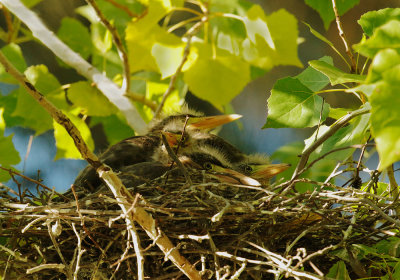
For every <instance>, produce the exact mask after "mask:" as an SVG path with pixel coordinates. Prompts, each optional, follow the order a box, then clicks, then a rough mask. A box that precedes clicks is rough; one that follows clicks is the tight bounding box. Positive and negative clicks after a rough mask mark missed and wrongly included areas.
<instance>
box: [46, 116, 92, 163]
mask: <svg viewBox="0 0 400 280" xmlns="http://www.w3.org/2000/svg"><path fill="white" fill-rule="evenodd" d="M64 113H65V114H66V115H67V116H68V117H69V119H70V120H71V121H72V123H73V124H74V125H75V126H76V127H77V128H78V130H79V132H80V133H81V136H82V138H83V140H84V141H85V143H86V144H87V145H88V147H89V149H90V150H91V151H93V149H94V142H93V139H92V135H91V133H90V130H89V128H88V127H87V125H86V123H85V122H84V121H83V120H81V119H80V118H78V117H76V116H75V115H73V114H70V113H66V112H64ZM53 125H54V137H55V139H56V147H57V153H56V156H55V160H57V159H60V158H69V159H82V156H81V154H80V153H79V151H78V149H77V148H76V147H75V144H74V141H73V140H72V138H71V136H69V134H68V133H67V131H66V130H65V128H64V127H63V126H61V125H59V124H58V123H57V122H56V121H54V122H53Z"/></svg>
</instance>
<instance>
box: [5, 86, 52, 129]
mask: <svg viewBox="0 0 400 280" xmlns="http://www.w3.org/2000/svg"><path fill="white" fill-rule="evenodd" d="M17 92H18V100H17V106H16V108H15V111H14V112H13V114H12V116H16V117H21V118H22V119H23V121H22V122H21V125H22V126H23V127H27V128H31V129H33V130H35V132H36V135H39V134H42V133H43V132H45V131H47V130H49V129H51V128H52V127H53V121H52V118H51V117H50V115H49V114H48V113H47V112H46V110H45V109H43V107H42V106H40V105H39V104H38V103H37V101H36V100H35V99H34V98H33V97H31V96H30V95H29V93H27V92H26V91H25V90H24V89H23V88H20V89H18V90H17ZM27 108H29V110H27Z"/></svg>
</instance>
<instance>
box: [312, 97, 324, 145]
mask: <svg viewBox="0 0 400 280" xmlns="http://www.w3.org/2000/svg"><path fill="white" fill-rule="evenodd" d="M324 104H325V98H322V105H321V110H320V111H319V121H318V127H317V130H316V132H315V139H314V142H315V141H317V139H318V132H319V128H320V127H321V121H322V113H323V112H324Z"/></svg>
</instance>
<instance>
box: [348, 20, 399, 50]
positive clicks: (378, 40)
mask: <svg viewBox="0 0 400 280" xmlns="http://www.w3.org/2000/svg"><path fill="white" fill-rule="evenodd" d="M386 48H392V49H395V50H396V51H400V21H399V20H391V21H388V22H387V23H385V24H384V25H381V26H380V27H378V28H376V29H375V31H374V33H373V34H372V36H371V37H370V38H369V39H367V40H363V41H362V42H361V43H359V44H356V45H354V49H355V50H356V51H358V52H359V53H361V54H362V55H364V56H367V57H370V58H372V57H374V56H375V55H376V54H377V53H378V52H379V51H380V50H382V49H386Z"/></svg>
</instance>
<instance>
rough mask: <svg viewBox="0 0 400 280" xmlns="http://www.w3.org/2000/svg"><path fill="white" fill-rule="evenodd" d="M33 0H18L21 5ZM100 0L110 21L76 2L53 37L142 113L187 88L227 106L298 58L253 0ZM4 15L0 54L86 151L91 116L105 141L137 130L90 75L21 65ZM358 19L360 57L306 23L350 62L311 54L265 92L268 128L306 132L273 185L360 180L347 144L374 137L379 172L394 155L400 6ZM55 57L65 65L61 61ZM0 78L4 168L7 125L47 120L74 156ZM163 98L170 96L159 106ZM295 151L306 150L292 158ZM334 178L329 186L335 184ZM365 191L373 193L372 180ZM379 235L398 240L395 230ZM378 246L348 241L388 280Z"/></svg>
mask: <svg viewBox="0 0 400 280" xmlns="http://www.w3.org/2000/svg"><path fill="white" fill-rule="evenodd" d="M39 2H40V0H39V1H38V0H35V1H28V0H25V1H24V3H25V4H26V5H28V6H29V7H33V6H34V5H36V4H37V3H39ZM305 2H306V3H307V4H308V5H310V6H311V7H312V8H314V9H315V10H317V11H318V12H319V13H320V16H321V18H322V20H323V22H324V27H325V28H326V29H327V27H328V26H329V25H330V23H331V22H332V21H333V20H334V19H335V14H334V10H333V9H332V6H331V3H332V1H330V0H324V1H320V0H319V1H312V0H305ZM336 2H337V11H338V13H339V15H342V14H344V13H345V12H346V11H348V10H349V9H350V8H351V7H353V6H354V5H356V4H357V3H358V2H359V1H358V0H352V1H336ZM96 3H97V5H98V8H99V11H100V12H101V15H102V16H103V17H104V18H105V19H108V21H109V23H110V25H111V26H112V28H106V27H105V25H104V24H103V23H104V19H102V18H99V17H98V15H96V11H95V9H94V8H93V7H92V6H91V5H83V6H81V7H79V8H77V9H76V13H77V14H79V15H80V16H81V17H83V18H84V19H85V21H80V20H78V19H76V18H64V19H63V20H62V21H61V25H60V27H59V29H58V31H57V32H56V34H57V36H58V37H59V38H60V39H61V40H62V41H63V42H64V43H66V44H67V45H68V46H69V47H70V48H71V49H72V50H74V51H76V52H78V53H79V54H80V55H81V56H82V57H83V58H84V59H86V60H88V61H90V62H91V63H92V65H93V67H95V68H97V69H99V70H100V71H101V72H103V73H104V74H105V75H106V76H107V77H108V78H110V79H111V80H113V81H114V82H115V83H116V84H118V85H119V86H121V87H125V86H127V85H128V86H129V87H128V88H126V89H125V96H127V97H129V98H130V99H131V101H132V102H134V104H135V107H136V108H138V110H139V112H140V113H141V117H142V118H143V119H144V120H145V121H149V120H150V119H151V118H152V117H153V115H154V111H155V110H156V108H157V107H158V106H159V105H160V104H163V106H164V107H163V108H162V109H163V110H169V109H176V108H179V105H180V104H181V101H182V100H183V99H184V97H185V94H186V92H187V90H188V89H189V90H190V91H191V92H192V93H193V94H194V95H196V96H197V97H199V98H201V99H203V100H206V101H209V102H210V103H211V104H213V105H214V106H215V107H217V108H218V109H220V110H222V111H224V110H230V105H229V103H230V101H231V100H232V99H233V98H234V97H235V96H237V95H238V94H239V93H240V92H241V91H242V89H243V88H244V87H245V86H246V85H247V84H248V83H249V82H251V81H252V80H254V79H256V78H258V77H260V76H261V75H263V74H265V73H267V72H268V71H270V70H271V69H272V68H273V67H275V66H278V65H292V66H297V67H301V66H302V63H301V62H300V60H299V58H298V56H297V42H298V39H299V38H298V26H297V25H298V22H297V19H296V17H295V16H294V15H292V14H290V13H289V12H288V11H286V10H283V9H281V10H278V11H276V12H273V13H270V14H266V13H265V12H264V11H263V10H262V8H261V7H260V6H259V5H256V4H251V3H250V2H247V1H246V0H238V1H219V0H213V1H201V0H199V1H197V0H196V1H187V2H186V1H178V0H175V1H174V0H163V1H161V0H147V1H145V0H133V1H124V0H118V1H115V3H117V5H116V4H115V3H114V1H106V0H98V1H96ZM112 3H114V4H112ZM8 16H9V17H8V18H7V17H6V21H7V25H8V29H7V30H1V32H0V39H1V40H2V41H3V42H4V47H2V48H1V51H2V53H3V54H4V55H5V56H6V57H7V58H8V59H9V60H10V61H12V63H13V64H14V66H15V67H16V68H17V69H18V70H19V71H21V72H23V73H24V74H25V75H26V77H27V78H28V79H29V81H30V82H31V83H32V84H33V85H34V86H35V87H36V88H37V89H38V90H39V91H40V92H41V93H42V94H43V95H44V96H45V97H46V98H47V99H48V100H50V101H51V102H52V103H53V104H54V105H56V106H57V107H58V108H59V109H61V110H62V111H63V112H64V113H65V114H66V115H68V116H69V117H70V118H71V119H72V120H73V122H74V123H75V125H76V126H77V127H78V128H79V130H80V131H81V133H82V135H83V137H84V139H85V140H86V142H87V144H88V145H89V146H90V147H91V149H94V144H93V139H92V136H91V131H90V128H93V127H94V126H95V125H98V124H99V123H101V124H103V127H104V131H105V133H106V136H107V137H108V141H109V142H110V143H115V142H117V141H118V140H120V139H121V138H124V137H127V136H129V135H131V134H133V131H132V130H131V129H130V128H129V126H128V123H127V121H126V118H125V117H126V116H125V115H124V110H122V108H120V107H118V106H117V105H116V104H113V103H111V101H110V100H109V99H107V98H106V97H105V96H104V95H103V93H102V92H100V91H99V90H98V89H97V88H95V85H93V84H92V81H88V80H84V81H78V82H74V83H68V84H62V83H61V82H60V81H59V79H58V78H57V77H56V76H55V75H53V74H52V73H51V72H50V71H49V70H48V69H47V67H46V66H45V65H31V66H29V65H28V63H27V62H26V60H25V58H24V54H23V52H22V51H21V47H20V44H21V43H22V42H26V41H31V40H32V41H33V35H32V34H31V32H30V31H29V29H28V28H27V27H26V26H24V25H22V24H21V22H20V20H18V19H17V18H16V17H13V15H11V14H9V15H8ZM102 20H103V23H102ZM282 22H284V24H282ZM358 23H359V24H360V26H361V27H362V30H363V32H364V34H363V38H362V40H361V41H360V42H359V43H357V44H355V45H353V46H352V48H351V49H349V50H348V51H347V52H348V55H349V57H351V55H350V54H351V53H353V52H354V53H355V54H356V57H357V61H356V62H355V61H354V60H352V59H351V58H349V59H347V58H345V57H346V55H345V54H342V53H340V52H339V51H338V50H337V48H336V46H334V44H333V43H331V42H330V41H329V40H328V39H327V38H326V37H324V35H322V34H320V33H318V32H317V31H316V30H314V29H313V28H312V27H311V26H309V28H310V32H311V33H312V34H314V35H315V36H316V37H317V38H319V39H320V40H321V41H322V42H324V43H327V44H328V46H330V47H331V48H333V49H334V50H335V51H336V52H337V53H338V54H339V58H341V59H343V60H344V61H345V62H346V64H347V65H348V66H349V67H348V69H347V70H343V69H339V68H338V67H336V66H335V64H334V62H333V61H334V59H333V58H332V57H328V56H324V57H321V58H318V57H316V58H315V60H311V61H309V62H308V64H309V66H308V67H307V68H306V69H304V70H303V71H302V72H301V73H300V74H298V75H296V76H292V77H285V78H282V79H279V80H278V81H277V82H276V83H275V85H274V86H273V88H272V90H271V95H270V97H269V98H268V110H269V114H268V117H267V119H266V123H265V125H264V128H312V130H313V133H312V135H311V136H310V137H309V138H308V139H306V140H305V142H304V144H303V143H300V144H299V143H295V144H291V145H290V146H287V147H283V148H281V149H280V150H279V151H277V153H276V154H275V155H274V158H276V159H279V160H282V161H285V162H288V163H291V164H292V166H293V167H292V169H290V170H288V171H286V172H285V173H283V174H281V175H280V176H279V177H278V178H277V180H278V181H279V182H282V181H284V182H289V183H288V184H287V185H282V186H281V188H280V189H279V186H278V189H279V190H280V191H282V190H284V189H285V187H288V186H290V184H292V183H293V181H291V179H299V178H307V179H309V180H316V181H318V182H323V181H325V180H326V179H327V178H328V176H329V175H330V174H334V172H333V171H332V170H334V167H335V166H337V164H338V163H340V164H342V166H345V169H347V171H350V172H353V173H354V174H356V175H355V176H354V178H353V179H354V180H353V181H356V179H357V177H358V173H359V171H360V169H362V167H360V165H362V162H361V158H360V160H359V162H358V163H357V162H356V164H355V163H354V161H353V156H354V152H355V150H356V149H360V148H363V149H365V147H366V145H367V144H368V143H375V144H376V150H377V152H378V154H379V159H380V163H379V167H378V168H377V170H378V171H379V172H381V171H384V170H387V169H388V168H391V167H392V165H393V164H394V163H395V162H397V161H399V160H400V152H399V151H400V125H399V123H400V111H399V104H400V97H399V94H398V92H399V91H400V9H399V8H396V9H392V8H387V9H383V10H379V11H370V12H368V13H366V14H364V15H363V16H362V17H361V18H360V20H359V21H358ZM118 37H119V38H120V39H121V38H122V39H121V41H122V44H118ZM343 38H344V37H343ZM115 42H117V43H115ZM124 52H126V58H125V59H124V56H123V53H124ZM120 57H122V59H120ZM59 63H60V65H62V66H63V67H66V68H69V66H67V64H66V63H65V62H62V61H61V60H60V61H59ZM127 69H128V70H129V72H128V73H126V70H127ZM76 70H78V72H79V69H76ZM0 82H1V83H3V84H7V85H10V86H11V88H12V90H11V91H10V92H9V93H4V94H3V95H0V101H1V103H0V155H1V156H0V164H1V166H2V167H6V168H10V167H12V166H13V165H15V164H17V163H18V162H19V161H20V157H19V155H18V152H17V151H16V150H15V148H14V146H13V144H12V135H8V136H5V134H4V133H5V128H6V127H15V126H21V127H26V128H30V129H33V130H34V131H35V133H36V135H38V134H41V133H44V132H46V131H48V130H51V129H52V130H54V135H55V138H56V145H57V155H56V159H58V158H80V154H79V153H78V151H77V150H76V148H75V146H74V145H73V144H72V140H70V139H69V138H68V137H67V134H66V133H67V132H66V131H65V130H64V128H62V127H61V126H59V125H58V124H56V123H55V122H54V121H53V120H52V118H51V117H50V116H49V115H48V114H47V113H46V111H45V110H44V109H43V108H42V107H41V106H40V105H39V104H38V103H36V102H35V101H34V100H33V98H32V97H31V96H30V95H28V93H27V92H26V91H25V89H24V88H23V87H20V86H19V85H18V83H17V81H16V80H15V79H14V78H13V77H12V76H10V75H9V74H8V73H7V72H6V71H5V69H4V67H0ZM339 92H342V93H343V92H345V93H347V94H351V95H354V96H355V97H356V98H357V99H358V104H357V105H356V107H352V108H348V107H347V106H346V104H343V105H342V106H340V107H337V108H332V106H331V105H330V104H328V103H327V102H326V100H325V99H324V97H323V96H324V94H328V93H329V94H335V93H339ZM163 95H166V97H167V99H166V102H165V103H163V98H164V97H163ZM119 127H123V128H124V129H123V130H121V129H118V128H119ZM122 131H124V132H122ZM319 141H320V142H321V143H319ZM298 154H301V155H302V156H301V158H300V159H299V158H298V157H297V155H298ZM302 160H304V164H302ZM306 163H308V165H306ZM311 167H313V168H312V170H311ZM7 179H9V175H8V173H6V172H2V171H0V181H6V180H7ZM330 179H332V177H329V178H328V180H327V182H328V183H329V182H333V180H330ZM375 185H377V184H376V182H375ZM296 190H297V191H298V192H300V193H304V192H307V191H313V190H314V188H310V184H303V185H302V184H301V183H299V184H297V185H296ZM363 190H364V191H366V192H372V190H373V188H370V187H368V188H367V187H365V188H364V189H363ZM383 194H384V195H385V196H386V197H387V198H391V196H392V195H393V193H391V192H389V191H386V192H383ZM396 231H397V230H396ZM387 242H389V243H390V242H394V243H396V242H398V240H397V239H395V238H393V239H391V240H388V241H387ZM383 243H384V242H382V243H381V242H380V243H377V244H376V245H375V246H373V247H371V248H367V247H365V246H362V245H359V246H358V245H357V244H353V245H352V246H353V247H354V248H352V249H354V250H357V254H356V255H357V258H358V259H359V260H362V259H363V258H367V257H369V256H370V255H374V256H375V257H376V256H379V257H380V258H382V261H381V262H376V266H377V267H378V266H379V268H371V271H372V270H373V269H375V270H379V271H381V272H382V271H384V272H385V273H384V275H385V276H383V279H390V278H393V277H394V275H398V274H400V269H399V265H398V263H399V262H398V259H397V257H398V256H397V255H398V254H397V252H396V253H384V248H385V249H387V248H388V245H387V244H386V243H385V244H383ZM397 244H398V243H396V247H397ZM339 253H341V255H340V254H339ZM335 254H336V257H337V256H343V255H345V257H343V258H342V259H343V260H344V261H348V258H349V256H348V255H346V254H348V253H346V252H335ZM343 260H341V261H339V262H337V263H336V264H335V265H334V266H333V267H331V269H330V271H329V273H328V276H329V277H333V278H336V279H350V278H349V276H348V274H349V273H348V268H346V266H345V265H344V262H343ZM386 262H387V263H388V264H387V265H386V266H384V265H383V263H386ZM371 271H369V272H368V273H370V272H371ZM394 278H396V277H394Z"/></svg>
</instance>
